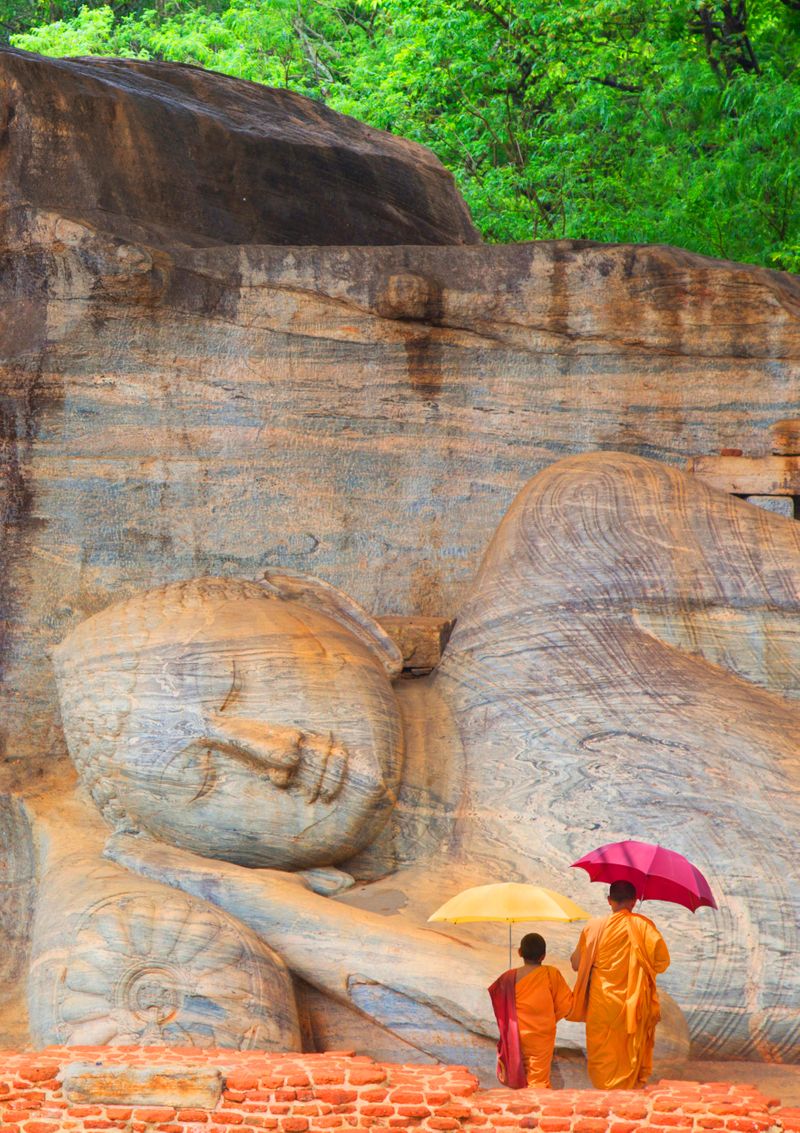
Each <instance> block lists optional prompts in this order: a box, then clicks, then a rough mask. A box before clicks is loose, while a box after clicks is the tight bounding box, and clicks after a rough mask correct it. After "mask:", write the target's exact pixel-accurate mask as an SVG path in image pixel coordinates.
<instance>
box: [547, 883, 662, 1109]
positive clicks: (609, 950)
mask: <svg viewBox="0 0 800 1133" xmlns="http://www.w3.org/2000/svg"><path fill="white" fill-rule="evenodd" d="M608 903H609V905H610V906H611V915H610V916H608V917H601V918H599V919H597V920H593V921H590V922H589V924H588V925H587V926H586V928H585V929H584V930H583V932H582V933H581V936H580V940H579V941H578V947H577V948H576V949H575V951H574V952H573V953H572V956H571V958H570V960H571V963H572V967H573V969H574V970H575V971H576V972H577V973H578V978H577V980H576V981H575V988H574V990H573V1008H572V1011H571V1012H570V1014H569V1016H568V1018H569V1019H573V1020H575V1021H578V1022H582V1021H585V1022H586V1057H587V1061H588V1070H589V1077H590V1078H591V1080H592V1085H593V1086H595V1088H596V1089H598V1090H631V1089H635V1088H636V1087H640V1086H643V1085H644V1084H645V1082H646V1081H647V1079H648V1078H649V1077H650V1073H651V1071H652V1069H653V1044H654V1042H655V1033H656V1024H657V1023H658V1020H659V1018H660V1017H661V1012H660V1008H659V1002H658V992H657V990H656V974H657V973H658V972H665V971H666V970H667V968H668V967H669V952H668V951H667V946H666V944H665V943H664V940H663V938H662V936H661V933H660V932H659V931H658V929H657V928H656V926H655V925H654V924H653V922H652V921H651V920H648V918H647V917H643V916H641V915H640V914H639V913H634V912H633V906H634V905H635V903H636V889H635V888H634V886H633V885H631V883H630V882H629V881H614V882H612V884H611V886H610V887H609V891H608Z"/></svg>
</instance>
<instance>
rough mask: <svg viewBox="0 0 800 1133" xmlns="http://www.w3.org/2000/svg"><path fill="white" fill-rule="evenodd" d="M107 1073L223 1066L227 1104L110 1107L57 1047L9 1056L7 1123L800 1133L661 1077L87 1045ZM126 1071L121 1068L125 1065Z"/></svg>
mask: <svg viewBox="0 0 800 1133" xmlns="http://www.w3.org/2000/svg"><path fill="white" fill-rule="evenodd" d="M79 1053H80V1055H81V1056H82V1057H84V1058H86V1059H92V1060H95V1061H96V1062H97V1063H99V1064H100V1065H101V1066H102V1067H104V1068H107V1069H108V1070H109V1071H110V1072H111V1071H112V1070H113V1068H115V1067H116V1068H121V1067H123V1066H125V1065H127V1066H128V1067H130V1068H131V1070H130V1072H131V1075H132V1077H134V1078H140V1077H143V1076H146V1068H147V1066H148V1064H149V1063H150V1062H151V1061H153V1060H154V1059H155V1060H157V1061H158V1063H159V1065H160V1066H163V1065H164V1064H165V1063H166V1064H167V1065H169V1064H171V1065H172V1066H173V1067H174V1068H175V1070H174V1076H175V1080H176V1081H178V1080H180V1078H181V1077H182V1076H183V1078H184V1079H185V1081H186V1082H187V1083H191V1082H192V1081H193V1080H195V1079H196V1078H198V1077H203V1076H204V1075H207V1074H208V1071H209V1070H219V1072H221V1074H222V1076H223V1078H224V1086H225V1088H224V1090H223V1093H222V1097H221V1098H220V1100H219V1102H218V1103H217V1104H216V1105H215V1106H214V1107H210V1108H204V1107H202V1106H197V1105H193V1106H188V1105H187V1106H181V1105H180V1104H173V1105H141V1104H136V1103H133V1102H131V1103H128V1104H125V1103H124V1102H120V1103H119V1104H108V1103H104V1102H102V1101H100V1100H99V1099H92V1098H87V1100H86V1101H85V1102H81V1103H79V1104H75V1103H74V1102H72V1101H70V1100H69V1099H68V1098H66V1097H65V1095H64V1092H63V1089H62V1087H61V1084H60V1082H59V1072H60V1071H61V1070H62V1068H64V1067H66V1066H67V1065H68V1064H69V1062H70V1061H71V1059H72V1058H73V1057H74V1056H75V1054H76V1051H75V1050H69V1051H68V1050H65V1049H64V1048H59V1047H50V1048H48V1049H45V1050H41V1051H36V1052H28V1053H25V1054H17V1053H12V1052H4V1054H3V1057H2V1058H1V1059H0V1122H2V1124H0V1130H2V1131H3V1133H58V1131H59V1130H64V1129H72V1130H75V1131H76V1133H89V1131H90V1130H98V1129H107V1130H112V1129H119V1130H123V1131H125V1133H200V1130H203V1131H207V1133H260V1131H261V1130H277V1131H279V1133H320V1131H322V1130H329V1129H352V1128H359V1129H419V1130H425V1131H431V1133H433V1131H434V1130H435V1131H438V1133H447V1131H448V1130H453V1131H455V1130H459V1129H464V1130H470V1129H480V1130H485V1131H487V1133H488V1131H490V1130H507V1131H509V1133H511V1131H513V1130H522V1129H533V1130H541V1131H542V1133H545V1131H546V1133H635V1131H636V1130H639V1129H646V1130H650V1131H651V1133H675V1131H676V1130H682V1131H686V1133H700V1131H702V1130H720V1131H721V1133H728V1131H730V1133H797V1131H798V1130H800V1110H797V1109H792V1108H789V1107H783V1108H781V1107H780V1103H779V1102H778V1101H777V1100H776V1099H774V1098H767V1097H765V1096H764V1095H763V1094H761V1093H760V1092H759V1091H758V1090H757V1089H756V1088H755V1087H753V1086H743V1085H733V1084H730V1083H725V1082H713V1083H706V1084H700V1083H697V1082H683V1081H662V1082H658V1083H657V1084H656V1085H654V1086H649V1087H647V1088H646V1089H645V1090H637V1091H629V1090H618V1091H616V1092H613V1093H606V1092H603V1091H600V1090H516V1091H514V1090H505V1089H495V1090H486V1091H481V1090H479V1089H478V1083H477V1080H476V1079H475V1078H474V1077H473V1076H472V1075H471V1074H469V1073H468V1072H467V1071H466V1070H465V1069H464V1067H463V1066H435V1067H431V1066H424V1067H423V1066H401V1065H386V1064H380V1063H376V1062H373V1061H372V1059H370V1058H366V1057H363V1056H353V1055H352V1053H350V1052H342V1051H340V1052H331V1053H328V1054H316V1055H314V1054H311V1055H309V1054H305V1055H298V1054H265V1053H264V1052H262V1051H250V1052H247V1053H238V1054H233V1053H232V1052H231V1051H205V1052H202V1053H200V1052H198V1051H195V1050H192V1049H191V1048H186V1047H184V1048H176V1049H173V1050H165V1049H164V1048H147V1047H144V1048H141V1047H140V1048H127V1049H119V1050H116V1051H109V1050H107V1049H102V1048H96V1049H93V1048H83V1049H82V1050H81V1051H80V1052H79ZM119 1073H120V1074H121V1073H123V1071H122V1070H121V1069H120V1070H119Z"/></svg>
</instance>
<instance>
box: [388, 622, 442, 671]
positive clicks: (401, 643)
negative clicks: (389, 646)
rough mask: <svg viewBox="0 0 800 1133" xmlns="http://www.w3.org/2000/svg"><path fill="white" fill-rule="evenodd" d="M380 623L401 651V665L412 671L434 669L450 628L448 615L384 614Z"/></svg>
mask: <svg viewBox="0 0 800 1133" xmlns="http://www.w3.org/2000/svg"><path fill="white" fill-rule="evenodd" d="M380 624H381V626H382V628H383V629H385V630H386V632H387V633H388V634H389V636H390V637H391V639H392V641H394V642H395V644H396V645H397V647H398V649H399V650H400V652H401V653H402V654H403V668H404V669H410V670H411V671H412V672H414V673H429V672H430V671H431V669H435V668H436V666H437V665H438V664H439V662H440V661H441V659H442V653H443V652H444V647H445V645H447V641H448V638H449V637H450V634H451V632H452V630H453V622H452V619H451V618H432V617H425V616H424V615H423V614H416V615H411V616H410V617H403V616H402V615H398V614H394V615H393V614H384V616H383V617H382V618H381V619H380Z"/></svg>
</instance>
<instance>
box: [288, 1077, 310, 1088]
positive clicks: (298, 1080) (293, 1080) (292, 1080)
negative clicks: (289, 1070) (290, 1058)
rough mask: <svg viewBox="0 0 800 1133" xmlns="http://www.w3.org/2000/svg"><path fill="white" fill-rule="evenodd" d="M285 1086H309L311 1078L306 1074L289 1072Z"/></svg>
mask: <svg viewBox="0 0 800 1133" xmlns="http://www.w3.org/2000/svg"><path fill="white" fill-rule="evenodd" d="M286 1085H287V1086H310V1085H311V1079H310V1078H309V1076H308V1074H291V1075H290V1076H289V1077H288V1078H287V1079H286Z"/></svg>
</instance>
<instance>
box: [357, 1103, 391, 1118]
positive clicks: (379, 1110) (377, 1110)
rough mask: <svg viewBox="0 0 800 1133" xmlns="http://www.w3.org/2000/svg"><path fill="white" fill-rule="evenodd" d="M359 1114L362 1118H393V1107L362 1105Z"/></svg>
mask: <svg viewBox="0 0 800 1133" xmlns="http://www.w3.org/2000/svg"><path fill="white" fill-rule="evenodd" d="M361 1112H362V1114H363V1115H364V1117H393V1116H394V1106H391V1105H363V1106H362V1107H361Z"/></svg>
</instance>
